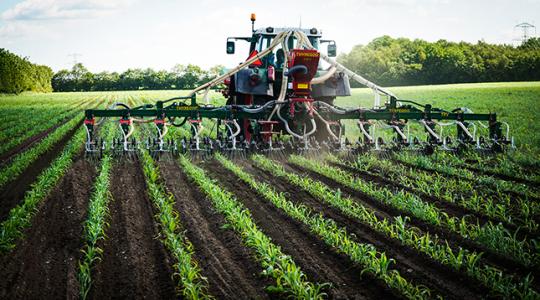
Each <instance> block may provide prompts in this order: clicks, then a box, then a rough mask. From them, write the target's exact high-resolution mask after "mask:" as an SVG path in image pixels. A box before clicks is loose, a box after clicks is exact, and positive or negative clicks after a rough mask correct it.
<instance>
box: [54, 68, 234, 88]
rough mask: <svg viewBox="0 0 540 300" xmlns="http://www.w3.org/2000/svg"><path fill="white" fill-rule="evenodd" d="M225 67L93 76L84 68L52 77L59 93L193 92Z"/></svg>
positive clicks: (101, 73)
mask: <svg viewBox="0 0 540 300" xmlns="http://www.w3.org/2000/svg"><path fill="white" fill-rule="evenodd" d="M223 69H224V67H223V66H221V65H218V66H215V67H212V68H210V69H209V70H203V69H202V68H201V67H198V66H195V65H191V64H190V65H187V66H184V65H176V66H175V67H174V68H172V70H171V71H165V70H160V71H154V70H153V69H150V68H147V69H128V70H127V71H125V72H122V73H118V72H106V71H105V72H100V73H92V72H90V71H89V70H88V69H87V68H86V67H84V65H82V64H80V63H78V64H75V65H74V66H73V67H72V68H71V70H60V71H58V72H57V73H56V74H54V76H53V78H52V87H53V89H54V91H57V92H76V91H119V90H168V89H193V88H195V87H197V86H199V85H201V84H203V83H206V82H208V81H210V80H212V79H213V78H215V77H216V76H218V75H220V73H221V72H222V70H223Z"/></svg>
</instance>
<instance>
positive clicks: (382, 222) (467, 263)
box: [252, 155, 540, 298]
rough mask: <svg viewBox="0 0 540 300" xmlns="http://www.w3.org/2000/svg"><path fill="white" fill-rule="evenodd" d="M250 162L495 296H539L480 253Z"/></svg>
mask: <svg viewBox="0 0 540 300" xmlns="http://www.w3.org/2000/svg"><path fill="white" fill-rule="evenodd" d="M252 159H253V160H254V161H255V163H256V165H257V166H258V167H259V168H261V169H263V170H265V171H267V172H270V173H271V174H273V175H274V176H278V177H281V178H284V179H286V180H287V181H288V182H290V183H291V184H293V185H295V186H297V187H299V188H301V189H303V190H305V191H306V192H308V193H310V194H311V195H312V196H314V197H316V198H318V199H320V200H321V201H323V202H325V203H328V204H329V205H331V206H333V207H335V208H337V209H338V210H340V211H341V212H342V213H344V214H345V215H347V216H350V217H353V218H356V219H357V220H359V221H360V222H362V223H364V224H366V225H368V226H370V227H371V228H373V229H375V230H376V231H378V232H380V233H382V234H384V235H386V236H388V237H389V238H392V239H397V240H399V241H400V242H401V243H402V244H403V245H406V246H409V247H412V248H414V249H416V250H418V251H419V252H422V253H424V254H427V255H428V256H429V257H431V258H432V259H434V260H436V261H438V262H439V263H441V264H443V265H447V266H449V267H450V268H452V269H455V270H456V271H464V272H465V273H466V274H467V275H469V276H471V277H472V278H475V279H477V280H479V281H480V282H482V283H483V284H484V285H485V286H486V287H488V288H490V289H491V290H492V291H493V293H494V294H495V295H496V294H498V295H500V296H505V297H510V298H511V297H517V296H521V295H528V296H530V297H533V296H535V297H538V296H540V295H539V294H537V293H536V292H535V291H534V290H533V289H531V288H530V287H529V286H528V284H527V282H528V280H529V278H526V279H524V280H523V281H521V282H517V283H515V282H514V281H515V279H514V278H512V277H511V276H508V275H505V274H503V273H501V272H499V271H498V270H497V269H496V268H493V267H491V266H489V265H486V264H481V263H480V257H481V255H482V253H476V252H470V251H467V250H465V249H459V251H458V252H457V253H456V251H454V250H453V249H452V248H450V247H449V246H448V244H446V243H444V241H440V240H439V239H437V238H436V237H432V236H430V235H429V233H421V232H419V231H418V229H417V228H411V227H410V226H408V225H407V224H406V221H407V217H405V218H402V217H401V216H398V217H395V218H394V220H393V221H389V220H387V219H383V218H379V217H377V216H376V214H375V213H374V212H373V211H372V210H370V209H369V208H367V207H365V206H363V205H362V204H360V203H358V202H355V201H353V200H352V199H350V198H348V197H342V195H341V192H340V191H339V190H332V189H330V188H329V187H328V186H327V185H325V184H323V183H322V182H319V181H316V180H311V179H310V178H309V177H302V176H300V175H298V174H295V173H292V172H287V171H285V169H284V168H283V166H282V165H280V164H278V163H276V162H273V161H271V160H270V159H268V158H265V157H264V156H261V155H254V156H253V157H252Z"/></svg>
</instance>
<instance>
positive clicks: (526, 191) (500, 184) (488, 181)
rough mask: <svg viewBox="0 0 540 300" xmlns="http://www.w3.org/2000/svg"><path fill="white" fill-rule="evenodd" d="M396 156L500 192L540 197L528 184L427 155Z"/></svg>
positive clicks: (539, 193)
mask: <svg viewBox="0 0 540 300" xmlns="http://www.w3.org/2000/svg"><path fill="white" fill-rule="evenodd" d="M394 157H395V159H396V160H397V161H398V162H402V163H405V164H408V165H413V166H419V167H421V168H425V169H427V170H430V171H434V172H439V173H443V174H447V175H450V176H454V177H457V178H460V179H465V180H471V181H473V182H476V183H477V184H480V185H485V186H487V187H489V188H492V189H495V190H496V191H497V192H499V193H504V192H506V191H512V192H514V193H517V194H520V195H523V196H524V197H532V198H540V191H537V190H534V189H531V188H530V187H528V186H526V185H523V184H513V183H511V182H508V181H504V180H500V179H496V178H493V177H490V176H483V175H478V174H475V173H474V172H471V171H469V170H466V169H463V168H454V167H452V166H449V165H443V164H437V163H434V162H433V161H431V160H430V159H429V158H427V157H423V156H416V155H411V154H407V153H400V154H396V155H395V156H394Z"/></svg>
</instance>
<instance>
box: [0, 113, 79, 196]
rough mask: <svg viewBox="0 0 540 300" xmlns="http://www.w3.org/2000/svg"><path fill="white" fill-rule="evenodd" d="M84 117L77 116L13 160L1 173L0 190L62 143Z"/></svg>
mask: <svg viewBox="0 0 540 300" xmlns="http://www.w3.org/2000/svg"><path fill="white" fill-rule="evenodd" d="M82 117H83V115H82V113H81V114H77V116H75V117H74V118H73V119H71V120H70V121H69V122H67V123H65V124H63V125H62V126H60V127H58V128H57V129H56V130H55V131H54V132H52V133H51V134H49V135H48V136H47V137H46V138H44V139H43V140H42V141H40V142H39V143H38V144H37V145H35V146H34V147H32V148H30V149H28V150H26V151H24V152H22V153H20V154H18V155H17V156H16V157H15V158H14V159H13V160H11V161H10V162H9V164H8V165H7V166H6V167H5V168H2V170H1V171H0V188H2V187H4V186H5V185H6V184H7V183H9V182H10V181H12V180H15V179H16V178H17V176H19V175H20V174H21V173H22V172H23V171H24V170H25V169H26V168H27V167H28V166H29V165H30V164H32V163H33V162H34V161H35V160H36V159H38V158H39V156H41V155H42V154H44V153H46V152H47V151H48V150H50V149H51V148H52V147H54V145H55V144H56V143H57V142H58V141H60V140H61V139H62V138H63V137H64V136H65V135H66V134H67V133H68V132H69V131H71V130H73V129H74V128H75V127H76V126H77V124H79V123H80V121H81V119H82Z"/></svg>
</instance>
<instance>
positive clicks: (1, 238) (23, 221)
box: [0, 127, 86, 253]
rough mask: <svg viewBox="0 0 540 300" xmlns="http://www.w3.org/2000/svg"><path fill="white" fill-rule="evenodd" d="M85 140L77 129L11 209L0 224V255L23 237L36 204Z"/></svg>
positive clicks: (81, 129)
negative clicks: (18, 203) (19, 202)
mask: <svg viewBox="0 0 540 300" xmlns="http://www.w3.org/2000/svg"><path fill="white" fill-rule="evenodd" d="M85 138H86V131H85V130H84V128H82V127H81V128H79V129H77V132H76V133H75V135H74V136H73V138H72V139H71V140H70V141H69V143H68V144H67V145H66V146H65V147H64V150H63V151H62V153H61V154H60V155H59V156H58V157H57V158H56V159H55V160H54V161H53V162H52V163H51V165H50V166H49V167H48V168H47V169H45V170H44V171H43V172H42V173H41V174H40V175H39V176H38V178H37V180H36V182H35V183H34V184H33V185H32V189H31V190H29V191H28V192H27V193H26V195H25V197H24V199H23V200H22V201H21V204H20V205H18V206H17V207H15V208H13V209H12V210H11V211H10V212H9V216H8V218H7V219H6V220H5V221H3V222H2V223H1V224H0V253H3V252H7V251H9V250H11V249H13V248H14V247H15V242H16V240H17V239H18V238H19V237H21V236H22V235H23V229H25V228H27V227H29V226H30V225H31V223H32V217H33V216H34V215H35V214H36V212H37V210H38V204H39V203H40V202H41V201H42V200H43V199H45V197H47V196H48V195H49V193H50V192H51V191H52V189H53V188H54V186H55V185H56V183H58V181H59V180H60V179H61V178H62V176H64V174H65V173H66V172H67V170H68V169H69V167H70V166H71V164H72V159H73V157H74V156H75V155H76V154H77V153H78V152H79V150H80V149H81V145H82V144H83V143H84V140H85Z"/></svg>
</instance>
